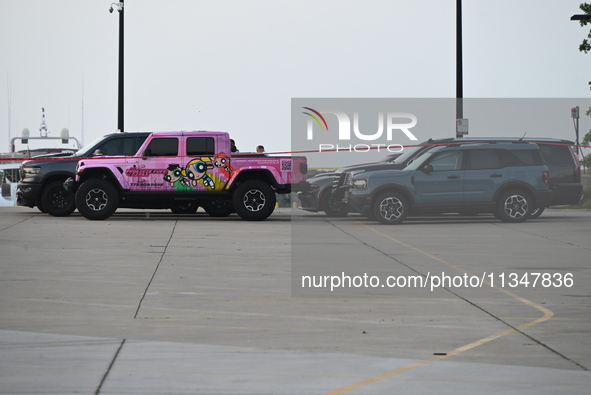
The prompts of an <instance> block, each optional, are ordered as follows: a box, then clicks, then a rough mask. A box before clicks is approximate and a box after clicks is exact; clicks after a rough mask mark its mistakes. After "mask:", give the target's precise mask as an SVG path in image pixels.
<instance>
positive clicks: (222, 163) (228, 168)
mask: <svg viewBox="0 0 591 395" xmlns="http://www.w3.org/2000/svg"><path fill="white" fill-rule="evenodd" d="M213 164H214V166H215V167H219V168H221V169H222V170H224V171H225V172H227V173H228V176H230V174H232V172H233V171H234V169H233V168H232V165H231V164H230V157H229V156H228V155H226V154H225V153H223V152H220V153H219V154H218V155H217V156H215V157H214V158H213Z"/></svg>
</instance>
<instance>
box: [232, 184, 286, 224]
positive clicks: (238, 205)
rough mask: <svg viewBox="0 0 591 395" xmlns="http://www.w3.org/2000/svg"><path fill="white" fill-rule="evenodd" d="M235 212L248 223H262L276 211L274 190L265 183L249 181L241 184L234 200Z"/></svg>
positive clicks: (235, 192)
mask: <svg viewBox="0 0 591 395" xmlns="http://www.w3.org/2000/svg"><path fill="white" fill-rule="evenodd" d="M232 203H233V205H234V210H236V213H237V214H238V215H239V216H240V218H242V219H244V220H246V221H262V220H264V219H266V218H267V217H269V215H271V213H272V212H273V210H275V203H276V197H275V192H274V191H273V188H271V187H270V186H269V184H267V183H266V182H264V181H260V180H249V181H245V182H243V183H242V184H240V185H239V186H238V187H237V188H236V190H235V191H234V197H233V198H232Z"/></svg>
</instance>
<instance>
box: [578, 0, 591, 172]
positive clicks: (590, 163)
mask: <svg viewBox="0 0 591 395" xmlns="http://www.w3.org/2000/svg"><path fill="white" fill-rule="evenodd" d="M579 8H580V9H581V11H583V12H584V13H585V15H590V16H591V4H589V3H582V4H581V5H580V6H579ZM579 23H580V25H581V26H582V27H584V26H587V24H591V19H582V20H581V21H579ZM579 51H580V52H584V53H589V52H590V51H591V30H590V31H589V33H588V34H587V37H585V38H584V39H583V42H582V43H581V45H579ZM588 85H589V89H591V81H590V82H588ZM585 115H587V116H591V107H590V108H589V109H588V110H587V112H586V113H585ZM581 143H582V144H583V145H591V130H589V131H588V132H587V133H586V134H585V136H583V141H581ZM581 162H582V164H583V166H584V167H585V168H587V169H589V168H591V154H588V155H585V156H584V157H583V159H582V161H581Z"/></svg>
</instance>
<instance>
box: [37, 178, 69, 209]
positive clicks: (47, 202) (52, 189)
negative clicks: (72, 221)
mask: <svg viewBox="0 0 591 395" xmlns="http://www.w3.org/2000/svg"><path fill="white" fill-rule="evenodd" d="M39 210H41V211H42V212H46V213H47V214H50V215H53V216H54V217H67V216H68V215H70V214H72V213H73V212H74V210H76V205H75V203H74V194H73V193H72V192H70V191H68V190H67V189H66V188H64V182H63V181H53V182H51V183H49V185H47V186H46V187H45V189H44V190H43V192H42V193H41V207H39Z"/></svg>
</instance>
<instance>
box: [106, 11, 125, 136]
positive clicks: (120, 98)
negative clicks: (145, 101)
mask: <svg viewBox="0 0 591 395" xmlns="http://www.w3.org/2000/svg"><path fill="white" fill-rule="evenodd" d="M113 6H115V9H116V10H117V11H118V12H119V86H118V95H117V96H118V105H117V129H119V131H120V132H123V131H124V130H123V0H121V1H120V2H118V3H111V8H109V12H111V13H112V12H113V11H114V8H113Z"/></svg>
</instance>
